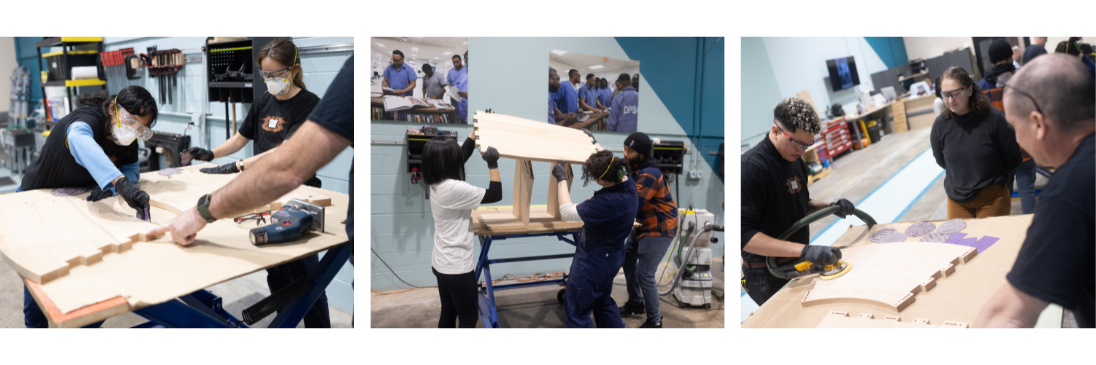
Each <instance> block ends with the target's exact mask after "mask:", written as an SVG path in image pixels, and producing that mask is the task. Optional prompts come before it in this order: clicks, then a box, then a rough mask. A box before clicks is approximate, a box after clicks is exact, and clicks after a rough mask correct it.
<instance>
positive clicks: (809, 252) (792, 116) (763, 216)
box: [742, 98, 854, 305]
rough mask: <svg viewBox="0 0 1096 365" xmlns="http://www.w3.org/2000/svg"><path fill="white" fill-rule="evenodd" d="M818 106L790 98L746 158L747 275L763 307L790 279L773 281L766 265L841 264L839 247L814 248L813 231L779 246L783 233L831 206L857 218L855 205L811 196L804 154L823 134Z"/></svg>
mask: <svg viewBox="0 0 1096 365" xmlns="http://www.w3.org/2000/svg"><path fill="white" fill-rule="evenodd" d="M820 124H821V122H820V121H819V119H818V112H816V111H815V109H814V106H813V105H811V104H809V103H807V102H806V101H803V100H802V99H799V98H785V99H784V100H783V101H781V102H780V104H777V105H776V108H775V109H774V110H773V126H772V128H771V129H770V130H769V134H768V136H766V138H765V139H762V140H761V143H759V144H758V145H757V146H754V147H753V148H751V149H750V150H749V151H746V153H743V154H742V271H743V272H744V273H745V274H746V293H747V294H749V295H750V298H751V299H753V300H754V302H755V303H757V304H758V305H761V304H764V303H765V302H766V301H768V300H769V298H771V297H772V296H773V294H776V292H777V291H778V290H780V288H782V287H784V284H787V283H788V280H787V279H781V278H778V277H775V276H773V275H772V274H771V273H769V270H768V269H767V268H766V265H765V260H766V259H768V258H769V257H778V259H777V263H778V264H784V263H788V262H791V261H795V260H796V259H797V258H803V259H804V260H806V261H810V262H812V263H815V264H818V265H823V266H825V265H834V264H836V263H837V261H838V260H839V259H841V250H839V249H837V248H836V247H826V246H812V245H809V244H808V243H809V241H810V237H811V234H810V231H809V229H801V230H799V231H797V232H796V233H795V234H792V235H791V236H790V237H788V238H787V240H778V239H776V237H778V236H779V235H780V234H781V233H783V232H784V230H786V229H788V228H790V227H791V226H792V225H793V224H795V222H797V221H799V220H800V219H803V218H804V217H806V216H807V215H808V214H811V213H814V212H815V211H817V210H819V209H822V208H826V207H828V206H831V205H837V206H840V207H841V209H840V211H839V212H838V213H837V215H838V216H839V217H841V218H845V217H846V216H848V215H849V214H852V213H853V210H854V207H853V203H852V202H850V201H849V200H847V199H840V200H838V201H836V202H833V203H825V202H820V201H816V200H812V199H811V196H810V192H809V191H807V164H806V163H804V162H803V159H802V156H803V153H804V152H805V151H806V150H807V148H810V146H812V145H814V143H815V141H814V136H815V135H816V134H818V132H819V131H821V130H822V127H821V125H820Z"/></svg>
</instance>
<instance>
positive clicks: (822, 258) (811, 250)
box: [799, 245, 841, 268]
mask: <svg viewBox="0 0 1096 365" xmlns="http://www.w3.org/2000/svg"><path fill="white" fill-rule="evenodd" d="M799 257H801V258H803V260H805V261H810V262H812V263H814V264H815V265H818V267H820V268H821V267H825V266H827V265H837V261H838V260H840V259H841V249H839V248H837V247H830V246H818V245H807V247H806V248H803V253H802V254H801V255H800V256H799Z"/></svg>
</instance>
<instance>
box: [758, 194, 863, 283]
mask: <svg viewBox="0 0 1096 365" xmlns="http://www.w3.org/2000/svg"><path fill="white" fill-rule="evenodd" d="M839 211H841V207H840V206H836V205H833V206H829V207H825V208H822V209H820V210H818V211H817V212H814V213H811V214H808V215H807V216H806V217H803V219H800V220H799V221H798V222H795V224H793V225H792V226H791V228H788V229H787V230H785V231H784V233H781V234H780V237H777V238H776V239H778V240H782V241H783V240H786V239H788V237H791V235H792V234H795V232H798V231H799V230H800V229H802V228H803V227H806V226H808V225H810V224H811V223H814V222H816V221H818V220H819V219H822V218H825V217H826V216H828V215H830V214H834V213H837V212H839ZM852 215H854V216H856V217H857V218H860V220H862V221H864V223H867V224H868V229H871V227H874V226H875V225H876V223H875V219H874V218H872V217H871V216H870V215H868V213H864V211H862V210H860V209H853V212H852ZM766 261H767V263H768V265H766V266H768V267H769V273H770V274H772V275H773V276H775V277H778V278H784V279H790V278H785V277H784V274H782V273H781V272H780V271H779V270H776V268H777V264H776V258H775V257H769V258H768V259H767V260H766Z"/></svg>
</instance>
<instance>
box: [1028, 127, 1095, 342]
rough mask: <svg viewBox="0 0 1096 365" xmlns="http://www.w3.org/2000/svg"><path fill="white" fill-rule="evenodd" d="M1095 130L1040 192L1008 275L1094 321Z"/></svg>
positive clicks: (1088, 323) (1080, 321)
mask: <svg viewBox="0 0 1096 365" xmlns="http://www.w3.org/2000/svg"><path fill="white" fill-rule="evenodd" d="M1093 202H1096V134H1091V135H1089V136H1088V137H1087V138H1085V140H1084V142H1082V143H1081V145H1080V146H1078V147H1077V150H1076V151H1074V152H1073V157H1070V158H1069V161H1067V162H1066V163H1065V164H1063V165H1062V166H1061V167H1059V168H1058V170H1057V171H1055V172H1054V176H1053V177H1052V178H1051V179H1050V182H1048V183H1047V185H1046V187H1044V188H1043V192H1042V194H1040V195H1039V204H1036V205H1035V216H1034V217H1033V219H1032V221H1031V227H1028V231H1027V238H1025V239H1024V245H1023V247H1021V248H1020V254H1019V256H1017V257H1016V263H1015V264H1013V265H1012V271H1010V272H1009V273H1008V276H1007V277H1006V278H1007V279H1008V282H1009V283H1010V284H1012V286H1014V287H1016V289H1019V290H1020V291H1022V292H1024V293H1025V294H1027V295H1030V296H1033V297H1036V298H1039V299H1041V300H1043V301H1046V302H1050V303H1054V304H1058V305H1060V306H1062V307H1063V308H1067V309H1071V310H1073V314H1074V315H1075V316H1076V317H1077V325H1078V326H1079V327H1086V328H1092V327H1093V326H1094V325H1096V306H1094V304H1093V303H1094V302H1096V300H1094V293H1096V250H1094V249H1093V248H1094V247H1096V233H1094V231H1093V229H1094V228H1093V227H1094V225H1096V205H1094V204H1093Z"/></svg>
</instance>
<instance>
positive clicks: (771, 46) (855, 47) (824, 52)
mask: <svg viewBox="0 0 1096 365" xmlns="http://www.w3.org/2000/svg"><path fill="white" fill-rule="evenodd" d="M887 52H890V51H889V50H888V51H887ZM907 53H908V51H907ZM848 56H853V57H855V58H856V70H857V73H858V75H859V77H860V85H857V86H854V87H852V88H849V89H846V90H841V91H837V92H834V91H833V88H832V87H831V86H830V84H829V83H828V80H829V71H828V70H827V69H826V60H830V59H834V58H838V57H848ZM766 59H767V60H766ZM886 69H887V66H886V64H885V63H884V62H883V60H882V59H881V58H880V57H879V55H878V54H877V53H876V50H874V49H873V48H872V46H871V45H870V44H869V43H868V41H867V40H865V39H864V37H845V38H750V37H743V38H742V90H743V93H742V95H743V96H742V141H741V143H742V144H744V145H745V144H748V145H750V146H753V145H755V144H757V142H758V141H760V140H761V138H763V137H764V136H765V133H768V131H769V129H770V127H771V126H772V123H773V108H774V107H776V104H778V103H780V100H781V99H783V98H786V97H792V96H795V94H797V93H799V92H800V91H804V90H806V91H807V92H809V93H810V94H811V99H813V100H814V107H815V109H817V110H818V112H819V113H820V114H821V113H823V112H824V111H825V110H826V107H827V106H830V105H833V104H834V103H841V104H842V105H843V106H844V109H845V110H846V111H848V110H855V109H850V108H855V105H856V103H857V102H859V101H860V92H861V91H862V90H874V87H873V86H872V82H871V74H873V73H876V72H880V71H884V70H886ZM770 75H771V76H770ZM774 85H775V90H776V91H777V93H773V91H774ZM749 94H753V95H749Z"/></svg>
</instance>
